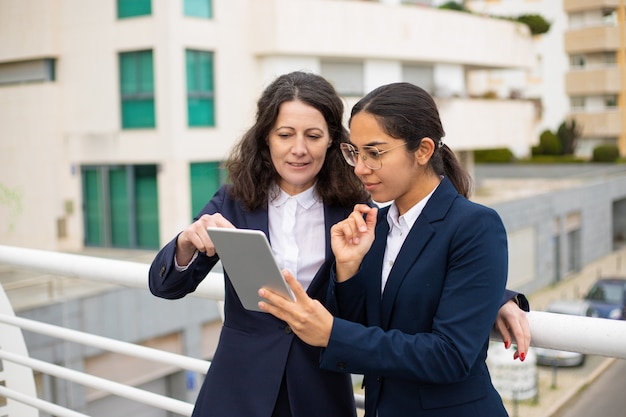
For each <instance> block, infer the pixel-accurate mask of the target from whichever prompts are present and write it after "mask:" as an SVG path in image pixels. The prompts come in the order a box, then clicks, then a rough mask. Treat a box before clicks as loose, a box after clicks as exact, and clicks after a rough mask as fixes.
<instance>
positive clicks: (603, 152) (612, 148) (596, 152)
mask: <svg viewBox="0 0 626 417" xmlns="http://www.w3.org/2000/svg"><path fill="white" fill-rule="evenodd" d="M618 159H619V149H618V148H617V146H616V145H600V146H596V147H595V148H593V156H592V157H591V161H592V162H615V161H617V160H618Z"/></svg>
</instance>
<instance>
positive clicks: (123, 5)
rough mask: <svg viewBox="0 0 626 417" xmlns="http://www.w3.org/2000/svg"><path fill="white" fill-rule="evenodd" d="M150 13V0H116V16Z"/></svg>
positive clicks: (123, 16)
mask: <svg viewBox="0 0 626 417" xmlns="http://www.w3.org/2000/svg"><path fill="white" fill-rule="evenodd" d="M151 14H152V2H151V0H117V18H118V19H124V18H127V17H135V16H146V15H148V16H149V15H151Z"/></svg>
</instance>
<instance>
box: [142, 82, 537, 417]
mask: <svg viewBox="0 0 626 417" xmlns="http://www.w3.org/2000/svg"><path fill="white" fill-rule="evenodd" d="M342 117H343V104H342V101H341V99H340V98H339V97H338V96H337V94H336V93H335V90H334V89H333V87H332V86H331V85H330V84H329V83H328V82H327V81H326V80H324V78H322V77H320V76H317V75H313V74H307V73H302V72H294V73H290V74H286V75H282V76H280V77H278V78H277V79H276V80H275V81H274V82H272V83H271V84H270V85H269V86H268V87H267V88H266V89H265V91H264V92H263V94H262V96H261V97H260V99H259V101H258V103H257V114H256V121H255V124H254V126H252V127H251V128H250V129H249V130H248V131H247V133H246V134H244V136H243V138H242V139H241V141H240V142H239V143H238V144H237V145H236V146H235V148H234V150H233V151H232V154H231V155H230V157H229V159H228V161H227V162H226V167H227V170H228V174H229V179H230V180H231V182H232V185H227V186H224V187H222V188H221V189H220V190H219V191H218V192H217V193H216V194H215V196H213V198H212V199H211V201H209V202H208V204H207V205H206V206H205V207H204V208H203V210H202V211H201V212H200V213H199V215H198V217H197V218H196V221H195V222H194V223H193V224H192V225H190V226H189V227H188V228H187V229H185V230H184V231H182V232H181V233H180V234H179V235H178V236H176V237H175V238H174V239H173V240H172V241H171V242H170V243H168V244H167V245H166V246H165V247H164V248H163V249H161V251H160V252H159V254H158V255H157V256H156V258H155V260H154V261H153V263H152V266H151V268H150V290H151V291H152V292H153V293H154V294H155V295H157V296H160V297H164V298H181V297H183V296H185V295H186V294H188V293H190V292H192V291H194V290H195V288H196V287H197V285H198V284H199V283H200V281H201V280H202V279H203V278H204V277H205V276H206V274H207V273H208V272H209V271H210V270H211V268H213V266H214V265H215V264H216V263H217V262H218V260H219V258H218V255H217V254H216V253H215V248H214V246H213V243H212V242H211V240H210V239H209V236H208V234H207V232H206V228H207V227H208V226H218V227H237V228H247V229H258V230H262V231H263V232H265V234H266V235H267V236H268V238H269V240H270V242H271V245H272V250H273V252H274V254H275V255H276V258H277V259H278V261H279V264H280V265H281V267H282V268H286V269H289V270H290V271H292V272H293V274H294V276H296V277H297V278H298V282H299V283H300V285H301V286H300V288H301V290H302V291H303V292H306V294H307V295H308V296H309V297H311V299H319V300H324V299H325V298H326V293H327V288H328V280H329V275H330V267H331V265H332V263H333V261H334V258H333V256H332V251H331V247H330V242H331V237H330V227H331V226H332V225H333V224H335V223H337V222H339V221H341V220H343V219H345V218H346V217H348V216H349V215H350V213H351V212H352V210H353V208H354V206H355V204H356V203H362V202H368V201H369V195H368V193H367V192H366V191H365V190H364V187H363V184H362V183H361V181H360V180H359V179H358V177H357V176H355V175H354V172H353V169H352V167H350V166H349V165H348V164H346V163H345V161H343V158H342V156H341V151H340V144H341V143H344V142H347V141H348V135H347V132H346V130H345V129H344V127H343V126H342ZM285 220H287V221H285ZM293 224H295V227H293V226H292V225H293ZM242 258H245V254H242ZM225 288H226V293H225V299H224V326H223V328H222V332H221V335H220V340H219V344H218V347H217V350H216V352H215V355H214V357H213V360H212V363H211V367H210V368H209V371H208V373H207V376H206V378H205V381H204V384H203V386H202V388H201V390H200V393H199V395H198V399H197V401H196V405H195V408H194V412H193V416H194V417H199V416H202V417H208V416H228V417H230V416H246V417H254V416H259V417H270V416H272V417H281V416H293V417H308V416H310V417H320V416H324V417H349V416H355V414H356V411H355V405H354V396H353V392H352V382H351V378H350V375H349V374H346V373H338V372H334V370H330V371H329V370H322V369H320V367H319V358H320V349H319V348H315V347H312V346H310V345H308V344H306V343H304V342H303V341H302V340H300V339H299V338H297V337H295V335H294V334H293V332H292V330H291V328H290V327H289V326H288V325H287V324H286V323H285V322H284V321H282V320H279V319H277V318H275V317H273V316H272V315H269V314H265V313H261V312H257V311H248V310H245V309H244V308H243V306H242V305H241V302H240V301H239V298H238V297H237V294H236V293H235V290H234V288H233V286H232V284H231V282H230V280H229V279H228V276H227V274H225ZM509 298H511V297H509ZM507 299H508V298H507ZM475 301H476V302H481V300H475ZM520 311H521V310H520V309H519V308H518V307H517V306H516V305H515V304H513V303H512V302H506V303H505V305H504V307H503V309H502V318H503V319H502V320H503V323H504V321H506V326H508V327H510V328H511V329H512V330H513V332H514V333H515V334H516V336H517V335H518V334H519V335H522V334H524V331H526V330H527V329H528V324H527V322H525V316H524V315H523V313H520ZM506 326H505V325H503V326H502V328H501V331H502V332H503V335H505V340H511V338H510V335H509V336H506V334H508V333H505V332H507V330H506ZM507 337H508V338H507ZM519 337H521V336H519Z"/></svg>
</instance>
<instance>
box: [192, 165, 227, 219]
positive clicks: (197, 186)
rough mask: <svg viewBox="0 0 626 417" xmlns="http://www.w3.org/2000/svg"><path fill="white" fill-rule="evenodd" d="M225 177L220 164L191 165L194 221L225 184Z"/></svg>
mask: <svg viewBox="0 0 626 417" xmlns="http://www.w3.org/2000/svg"><path fill="white" fill-rule="evenodd" d="M225 176H226V173H225V171H224V170H222V169H221V168H220V163H219V162H196V163H192V164H190V165H189V177H190V183H191V218H192V219H193V218H194V217H195V216H196V215H197V214H198V213H199V212H200V210H202V208H204V206H205V204H206V203H207V201H209V200H210V199H211V197H213V194H215V192H216V191H217V189H218V188H219V187H220V185H222V184H223V183H224V180H225Z"/></svg>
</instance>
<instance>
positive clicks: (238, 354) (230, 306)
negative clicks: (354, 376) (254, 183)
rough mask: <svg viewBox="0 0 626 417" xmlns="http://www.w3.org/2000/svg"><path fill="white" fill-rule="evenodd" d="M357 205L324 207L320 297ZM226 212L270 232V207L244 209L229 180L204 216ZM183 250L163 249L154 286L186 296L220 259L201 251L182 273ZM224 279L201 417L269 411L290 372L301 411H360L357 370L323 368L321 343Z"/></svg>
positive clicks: (335, 414)
mask: <svg viewBox="0 0 626 417" xmlns="http://www.w3.org/2000/svg"><path fill="white" fill-rule="evenodd" d="M352 209H353V207H328V206H325V207H324V219H325V224H326V246H327V247H326V262H325V263H324V264H323V265H322V267H321V268H320V270H319V271H318V272H317V274H316V276H315V278H314V279H313V281H312V282H311V284H310V285H309V288H308V289H307V293H308V294H309V296H311V297H312V298H316V299H320V300H322V301H324V300H325V298H326V293H327V287H328V280H329V276H330V266H331V265H332V263H333V261H334V257H333V255H332V251H331V248H330V226H332V225H333V224H335V223H337V222H338V221H340V220H343V219H345V218H346V217H347V216H348V215H349V214H350V213H351V212H352ZM218 212H219V213H221V214H222V215H223V216H224V217H225V218H227V219H228V220H229V221H230V222H231V223H233V224H234V225H235V226H236V227H237V228H245V229H258V230H262V231H263V232H265V234H266V235H268V215H267V210H266V209H258V210H255V211H252V212H250V211H246V210H244V209H243V207H242V206H241V204H240V202H239V201H238V200H233V199H232V198H231V197H230V196H229V194H228V192H227V186H223V187H222V188H220V190H218V192H217V193H216V194H215V196H214V197H213V198H212V199H211V201H209V203H208V204H207V205H206V206H205V207H204V208H203V209H202V211H201V212H200V214H198V217H200V216H201V215H203V214H214V213H218ZM175 248H176V238H175V239H174V240H172V241H171V242H170V243H168V244H167V245H166V246H165V247H163V249H161V251H160V252H159V253H158V254H157V256H156V258H155V259H154V261H153V262H152V265H151V267H150V276H149V284H150V291H151V292H152V293H153V294H154V295H156V296H159V297H163V298H169V299H176V298H181V297H184V296H185V295H186V294H188V293H190V292H192V291H194V290H195V289H196V287H197V286H198V284H199V283H200V282H201V281H202V280H203V279H204V277H205V276H206V274H207V273H208V272H209V271H210V270H211V268H212V267H213V266H214V265H215V264H216V262H217V261H218V257H217V256H213V257H207V256H206V255H204V254H200V255H199V256H198V258H197V259H196V260H195V261H194V262H193V264H192V265H190V267H189V268H188V269H187V270H186V271H184V272H178V271H177V270H176V268H175V267H174V252H175ZM242 256H245V254H242ZM224 279H225V287H226V293H225V298H224V325H223V327H222V331H221V335H220V340H219V344H218V347H217V350H216V352H215V355H214V357H213V360H212V363H211V366H210V368H209V371H208V373H207V376H206V378H205V380H204V383H203V385H202V388H201V390H200V393H199V395H198V399H197V400H196V405H195V408H194V412H193V416H194V417H213V416H220V417H233V416H246V417H255V416H258V417H269V416H271V415H272V410H273V409H274V407H275V405H276V401H277V398H278V394H279V390H280V389H281V383H282V382H283V378H285V381H286V384H287V388H288V389H287V392H288V395H289V397H290V398H291V400H290V403H291V407H292V411H293V417H320V416H325V417H326V416H329V417H346V416H347V417H350V416H355V415H356V411H355V405H354V395H353V391H352V382H351V378H350V375H348V374H345V373H337V372H331V371H327V370H322V369H320V368H319V358H320V349H319V348H315V347H311V346H309V345H307V344H305V343H303V342H302V341H301V340H300V339H298V338H297V337H295V335H294V334H293V332H291V329H290V328H289V327H288V326H286V323H285V322H283V321H281V320H278V319H277V318H275V317H274V316H272V315H270V314H267V313H261V312H256V311H248V310H246V309H244V308H243V306H242V305H241V302H240V301H239V298H238V297H237V294H236V293H235V290H234V288H233V286H232V284H231V282H230V280H229V279H228V276H227V275H225V276H224ZM281 398H283V397H282V396H281Z"/></svg>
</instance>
